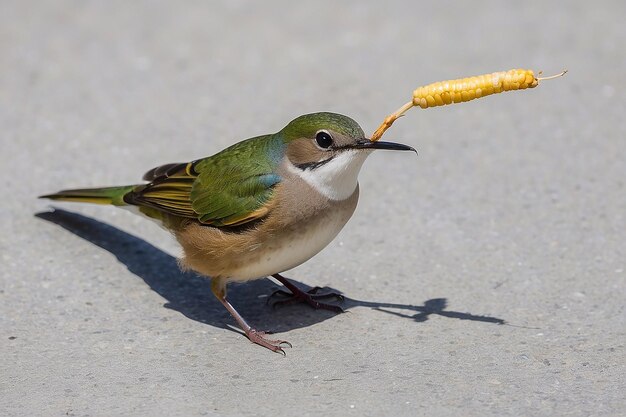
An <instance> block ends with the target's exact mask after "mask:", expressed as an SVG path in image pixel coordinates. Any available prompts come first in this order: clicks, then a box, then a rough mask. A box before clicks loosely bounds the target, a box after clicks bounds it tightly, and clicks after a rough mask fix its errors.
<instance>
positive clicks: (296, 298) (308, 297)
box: [267, 287, 345, 313]
mask: <svg viewBox="0 0 626 417" xmlns="http://www.w3.org/2000/svg"><path fill="white" fill-rule="evenodd" d="M322 289H323V288H322V287H313V288H311V289H310V290H308V291H306V292H305V291H302V290H298V291H295V292H294V293H290V292H288V291H285V290H276V291H274V292H273V293H272V295H270V296H269V297H268V299H267V304H269V303H270V301H271V300H272V299H273V298H274V297H276V296H281V297H286V298H287V299H285V300H281V301H276V302H274V304H272V307H273V308H277V307H281V306H286V305H289V304H293V303H298V302H300V303H307V304H308V305H310V306H311V307H313V308H314V309H316V310H318V309H322V310H329V311H334V312H335V313H345V310H344V309H343V308H341V307H339V306H336V305H333V304H328V303H321V302H319V301H318V300H324V299H327V298H335V299H337V300H338V301H339V302H342V301H344V299H345V298H344V296H343V295H341V294H339V293H335V292H329V293H324V294H318V292H319V291H320V290H322Z"/></svg>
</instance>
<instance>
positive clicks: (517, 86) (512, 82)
mask: <svg viewBox="0 0 626 417" xmlns="http://www.w3.org/2000/svg"><path fill="white" fill-rule="evenodd" d="M566 72H567V70H565V71H563V72H561V73H559V74H556V75H553V76H550V77H535V75H534V73H533V71H532V70H523V69H514V70H510V71H501V72H494V73H492V74H486V75H479V76H475V77H469V78H462V79H458V80H450V81H443V82H437V83H433V84H429V85H427V86H424V87H419V88H418V89H416V90H415V91H413V99H412V100H411V101H409V102H408V103H406V104H405V105H403V106H402V107H400V108H399V109H398V110H396V111H395V112H393V113H391V114H390V115H389V116H387V117H386V118H385V120H384V121H383V122H382V123H381V125H380V126H379V127H378V129H376V131H375V132H374V134H373V135H372V137H371V141H372V142H375V141H377V140H379V139H380V138H381V137H382V135H383V133H385V131H386V130H387V129H389V128H390V127H391V125H392V124H393V122H395V121H396V120H397V119H398V118H400V117H401V116H403V115H404V113H406V112H407V111H408V110H409V109H410V108H412V107H415V106H419V107H421V108H423V109H426V108H428V107H436V106H445V105H446V104H453V103H459V102H464V101H470V100H474V99H476V98H481V97H484V96H488V95H491V94H497V93H501V92H503V91H509V90H523V89H526V88H534V87H536V86H537V85H538V84H539V81H543V80H550V79H553V78H557V77H561V76H563V75H565V73H566ZM539 75H541V72H540V73H539Z"/></svg>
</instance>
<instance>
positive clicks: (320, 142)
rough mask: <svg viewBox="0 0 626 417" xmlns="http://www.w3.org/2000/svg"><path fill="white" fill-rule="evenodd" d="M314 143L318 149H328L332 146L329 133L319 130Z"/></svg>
mask: <svg viewBox="0 0 626 417" xmlns="http://www.w3.org/2000/svg"><path fill="white" fill-rule="evenodd" d="M315 142H316V143H317V146H319V147H320V148H323V149H328V148H330V146H331V145H332V144H333V138H332V136H330V133H328V132H326V131H324V130H320V131H319V132H317V134H316V135H315Z"/></svg>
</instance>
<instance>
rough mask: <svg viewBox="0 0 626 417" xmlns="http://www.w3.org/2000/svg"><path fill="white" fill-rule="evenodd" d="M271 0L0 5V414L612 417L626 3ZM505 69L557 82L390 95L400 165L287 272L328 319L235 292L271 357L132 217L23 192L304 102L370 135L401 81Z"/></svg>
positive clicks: (620, 345) (75, 181)
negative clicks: (276, 347)
mask: <svg viewBox="0 0 626 417" xmlns="http://www.w3.org/2000/svg"><path fill="white" fill-rule="evenodd" d="M372 3H373V2H372ZM291 4H292V2H282V3H273V2H270V3H267V2H254V3H252V2H250V3H248V2H241V1H235V2H230V1H229V2H222V3H219V4H218V3H215V2H200V1H198V2H180V3H174V2H148V1H134V2H79V1H75V2H72V1H63V2H60V1H45V2H18V1H14V2H11V1H3V2H2V13H1V14H0V126H1V128H2V134H1V135H0V138H1V141H2V152H0V154H1V156H0V170H1V178H2V191H3V201H2V203H1V204H0V226H1V230H2V235H1V237H0V251H1V252H0V253H1V254H2V262H1V263H0V268H1V269H0V271H1V274H0V415H3V416H26V415H51V416H57V415H72V416H73V415H75V416H113V415H125V416H130V415H151V416H152V415H168V416H195V415H210V416H214V415H220V416H252V415H272V416H293V415H301V416H308V415H325V416H335V415H337V416H350V415H355V416H362V415H365V416H382V415H388V416H414V415H436V416H439V415H441V416H446V415H449V416H459V415H464V416H485V415H515V416H517V415H533V416H542V415H545V416H555V415H567V416H576V415H581V416H585V415H594V416H610V415H624V414H625V413H626V401H625V399H624V392H625V391H626V387H625V383H624V375H625V374H626V369H625V366H624V365H625V357H626V356H625V355H624V343H625V337H624V336H625V335H624V333H625V327H626V326H625V318H626V316H625V312H624V300H625V296H626V284H625V277H626V272H625V269H626V242H625V238H624V232H625V230H626V219H625V213H626V190H625V187H624V183H625V180H626V163H625V162H624V155H625V151H626V145H625V138H626V121H625V120H626V118H625V117H624V115H625V114H626V106H625V104H624V103H625V101H624V91H625V90H626V82H625V80H626V78H625V77H624V72H625V69H626V50H625V49H624V43H625V40H626V26H625V25H624V22H623V20H624V19H623V17H624V16H625V15H626V6H625V4H626V3H624V2H623V1H613V2H605V3H597V2H596V3H592V2H588V1H578V2H567V3H557V2H554V3H553V4H550V3H546V2H515V3H512V2H498V1H493V2H458V3H455V2H450V3H448V2H432V4H427V3H425V2H419V3H418V2H406V3H400V2H398V3H388V2H385V4H384V5H383V4H382V2H381V4H380V5H377V6H374V5H367V4H364V3H363V2H341V4H335V3H334V2H315V3H311V4H309V5H297V6H292V5H291ZM513 67H528V68H533V69H535V70H544V71H545V72H546V74H551V73H555V72H558V71H560V70H561V69H562V68H568V69H569V70H570V73H569V74H568V75H567V76H566V77H565V78H562V79H559V80H556V81H551V82H545V83H543V84H542V85H540V87H539V88H537V89H535V90H531V91H525V92H518V93H514V94H513V93H508V94H503V95H500V96H495V97H490V98H486V99H484V100H480V101H474V102H472V103H467V104H463V105H458V106H450V107H446V108H438V109H431V110H427V111H425V110H417V109H414V110H412V111H411V112H410V113H409V114H408V115H407V116H406V117H404V118H403V119H402V120H400V121H398V122H397V123H396V124H395V125H394V127H393V128H392V129H391V130H390V131H389V132H388V133H387V134H386V136H385V137H386V138H387V139H389V140H392V139H396V140H399V141H404V142H407V143H409V144H411V145H413V146H415V147H416V148H418V149H419V151H420V155H419V157H415V156H411V155H408V154H391V153H385V154H382V153H381V154H378V155H375V156H373V157H372V158H371V160H369V161H368V162H367V163H366V165H365V167H364V170H363V172H362V175H361V186H362V199H361V201H360V204H359V208H358V209H357V212H356V214H355V216H354V218H353V219H352V220H351V222H350V223H349V224H348V226H347V227H346V229H345V230H344V231H343V232H342V234H341V235H340V236H339V238H337V239H336V241H335V242H333V243H332V244H331V245H330V246H329V247H328V248H327V249H326V250H325V251H324V252H322V253H321V254H320V255H319V256H317V257H316V258H314V259H313V260H311V261H310V262H308V263H306V264H304V265H302V266H300V267H298V268H297V269H295V270H293V271H289V273H288V274H287V276H290V277H293V278H294V279H295V280H296V281H297V282H299V283H300V284H301V285H303V286H304V285H309V286H313V285H322V286H329V287H332V288H335V289H337V290H340V291H342V292H344V293H345V294H346V295H347V297H349V299H348V300H347V301H346V304H345V306H346V307H347V309H348V311H349V313H348V314H343V315H339V316H334V315H332V314H327V313H324V312H315V311H312V310H310V309H308V308H306V307H304V306H293V307H287V308H283V309H279V310H272V309H271V308H270V307H268V306H266V304H265V301H266V297H267V295H268V294H269V293H271V291H272V290H273V289H275V288H277V284H275V283H273V282H270V281H268V280H262V281H257V282H254V283H251V284H248V285H242V286H237V287H233V288H231V295H232V298H233V302H234V303H235V304H236V305H237V306H239V308H240V309H241V311H242V313H243V314H244V316H246V317H248V318H249V320H250V321H251V322H252V323H254V324H255V325H257V326H259V327H261V328H267V329H271V330H274V331H276V332H278V333H279V335H280V337H281V338H285V339H287V340H289V341H291V342H292V343H293V349H289V350H288V352H287V356H286V357H282V356H280V355H277V354H273V353H271V352H269V351H267V350H265V349H263V348H260V347H258V346H254V345H252V344H250V343H249V342H248V341H247V340H246V339H245V338H244V337H243V336H241V335H240V334H239V333H237V332H236V331H233V330H232V329H231V327H230V326H231V325H232V324H233V321H232V320H231V319H230V317H229V316H228V314H227V313H226V312H225V311H224V310H223V309H222V308H221V306H220V305H219V304H218V303H217V302H216V301H215V300H213V298H212V296H211V294H210V293H209V284H208V281H206V280H205V279H203V278H200V277H197V276H195V275H192V274H183V273H181V272H179V271H178V270H177V267H176V261H175V256H176V255H177V254H178V253H179V252H178V251H179V249H178V247H177V245H176V243H175V242H174V241H173V239H172V238H171V237H170V236H169V235H168V234H167V233H165V232H164V231H162V230H161V229H159V228H158V227H157V226H156V225H154V224H152V223H151V222H149V221H146V220H144V219H142V218H140V217H136V216H133V215H132V214H130V213H127V212H125V211H122V210H115V209H113V208H109V207H97V206H88V205H70V204H58V205H57V204H55V205H54V206H55V207H57V208H59V209H61V211H56V212H51V209H50V204H49V203H48V202H46V201H42V200H37V199H36V198H35V197H36V196H37V195H39V194H42V193H47V192H53V191H56V190H58V189H60V188H65V187H75V186H98V185H109V184H124V183H131V182H134V181H136V180H138V179H139V178H140V176H141V175H142V174H143V172H144V171H145V170H147V169H149V168H151V167H153V166H155V165H158V164H161V163H166V162H176V161H185V160H190V159H194V158H198V157H202V156H206V155H210V154H212V153H214V152H216V151H218V150H220V149H222V148H223V147H225V146H227V145H229V144H231V143H233V142H235V141H237V140H240V139H243V138H246V137H250V136H253V135H257V134H261V133H265V132H271V131H276V130H278V129H280V128H281V127H282V126H283V125H284V124H286V123H287V122H288V121H289V120H291V119H292V118H293V117H295V116H297V115H298V114H301V113H307V112H313V111H318V110H329V111H336V112H340V113H345V114H348V115H351V116H352V117H354V118H355V119H356V120H358V121H360V123H361V124H362V125H363V127H364V129H365V130H366V131H368V132H372V131H373V130H374V129H375V128H376V126H377V125H378V123H379V122H380V121H381V120H382V119H383V118H384V117H385V116H386V115H387V114H388V113H389V112H391V111H392V110H395V108H396V107H398V106H399V105H401V104H402V103H404V101H405V100H406V99H407V98H408V97H409V96H410V92H411V91H412V90H413V89H414V88H415V87H417V86H418V85H421V84H426V83H429V82H432V81H437V80H443V79H447V78H454V77H460V76H469V75H474V74H481V73H485V72H492V71H496V70H502V69H508V68H513ZM37 213H39V214H38V215H36V214H37ZM503 322H506V324H502V323H503ZM499 323H500V324H499Z"/></svg>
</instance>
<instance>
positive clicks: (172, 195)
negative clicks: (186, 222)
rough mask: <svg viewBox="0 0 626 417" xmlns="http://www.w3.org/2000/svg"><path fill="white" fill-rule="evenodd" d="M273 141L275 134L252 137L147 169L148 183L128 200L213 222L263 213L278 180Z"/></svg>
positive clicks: (244, 219)
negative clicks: (203, 154)
mask: <svg viewBox="0 0 626 417" xmlns="http://www.w3.org/2000/svg"><path fill="white" fill-rule="evenodd" d="M273 143H277V142H275V139H274V137H273V136H264V137H258V138H253V139H248V140H246V141H243V142H240V143H238V144H236V145H233V146H231V147H230V148H227V149H225V150H223V151H222V152H220V153H218V154H216V155H213V156H211V157H208V158H204V159H199V160H197V161H193V162H189V163H180V164H167V165H163V166H160V167H157V168H154V169H152V170H150V171H149V172H147V173H146V175H144V179H145V180H148V181H150V183H149V184H146V185H144V186H140V187H139V188H137V189H136V190H135V191H134V192H133V193H132V194H131V195H130V196H129V197H128V202H129V203H131V204H137V205H144V206H149V207H153V208H156V209H158V210H160V211H163V212H166V213H170V214H173V215H176V216H181V217H188V218H196V219H198V220H199V221H200V222H202V223H204V224H208V225H213V226H237V225H241V224H245V223H247V222H250V221H253V220H256V219H260V218H262V217H264V216H265V215H266V214H267V213H268V211H269V206H270V205H271V203H272V199H273V196H274V187H275V185H276V184H278V183H279V182H280V177H279V176H278V175H277V174H275V173H274V170H275V167H276V166H277V164H278V163H279V161H280V158H277V157H273V153H272V152H271V150H274V151H276V149H275V147H273V146H272V144H273ZM277 144H278V145H280V143H277ZM274 154H275V155H276V156H277V155H278V154H279V152H274Z"/></svg>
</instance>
